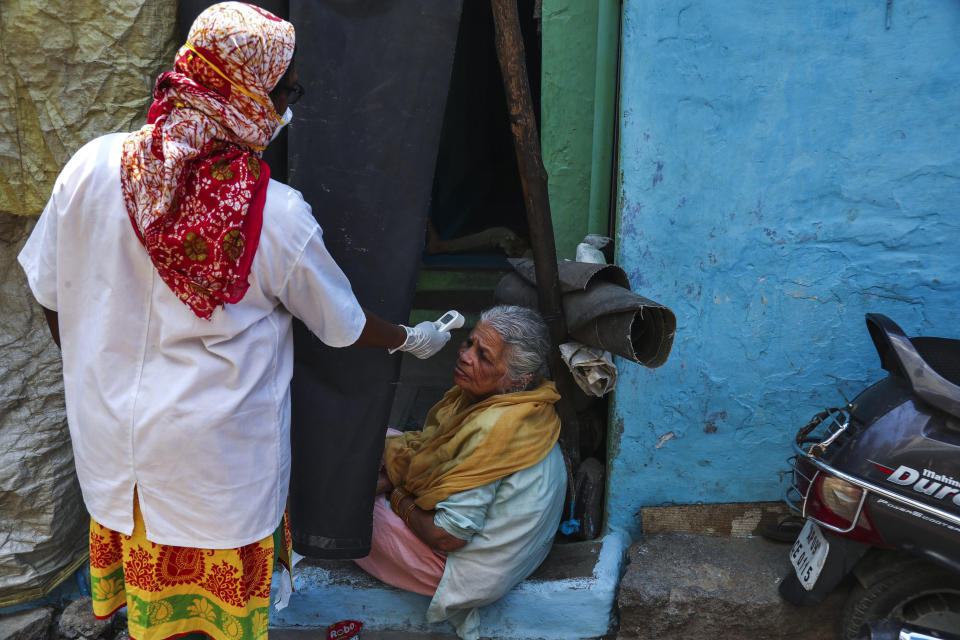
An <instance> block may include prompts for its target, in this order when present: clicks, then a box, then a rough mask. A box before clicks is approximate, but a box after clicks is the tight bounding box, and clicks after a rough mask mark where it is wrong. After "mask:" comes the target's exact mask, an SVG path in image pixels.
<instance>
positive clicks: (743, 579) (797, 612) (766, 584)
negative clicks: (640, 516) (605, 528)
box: [617, 533, 847, 640]
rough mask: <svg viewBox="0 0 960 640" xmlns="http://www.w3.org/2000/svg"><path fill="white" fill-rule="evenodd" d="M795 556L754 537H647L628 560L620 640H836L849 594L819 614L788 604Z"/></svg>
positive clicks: (837, 596)
mask: <svg viewBox="0 0 960 640" xmlns="http://www.w3.org/2000/svg"><path fill="white" fill-rule="evenodd" d="M789 549H790V545H789V544H784V543H774V542H768V541H767V540H764V539H762V538H755V537H754V538H715V537H705V536H697V535H690V534H680V533H665V534H657V535H651V536H645V537H643V538H642V539H640V540H639V541H638V542H636V543H634V544H633V545H632V546H631V547H630V549H629V551H628V554H627V556H628V565H627V568H626V573H625V574H624V577H623V580H622V581H621V583H620V592H619V595H618V596H617V602H618V604H619V607H620V630H619V633H618V635H617V638H618V640H634V639H645V640H646V639H650V640H653V639H657V640H669V639H671V638H678V639H679V638H682V639H683V640H701V639H703V640H707V639H709V640H714V639H715V638H723V640H756V639H757V638H777V639H780V640H788V639H796V640H801V639H803V640H836V639H837V638H839V637H840V612H841V610H842V608H843V601H844V599H845V597H846V591H847V587H846V586H843V587H842V588H838V589H837V590H836V591H834V593H832V594H831V595H830V596H829V597H828V598H827V599H826V600H825V601H824V602H823V603H821V604H820V605H817V606H813V607H795V606H793V605H791V604H788V603H786V602H784V601H783V600H782V599H781V598H780V595H779V593H778V591H777V586H778V585H779V584H780V580H781V578H782V576H784V575H786V573H787V571H788V570H790V568H791V567H790V561H789V559H788V558H787V554H788V552H789Z"/></svg>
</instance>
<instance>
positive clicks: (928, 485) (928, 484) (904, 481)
mask: <svg viewBox="0 0 960 640" xmlns="http://www.w3.org/2000/svg"><path fill="white" fill-rule="evenodd" d="M876 466H877V467H878V468H880V469H882V470H883V471H884V472H885V473H889V474H890V475H888V476H887V480H889V481H890V482H892V483H893V484H899V485H901V486H904V487H906V486H910V485H912V486H913V490H914V491H916V492H918V493H922V494H924V495H927V496H933V498H935V499H937V500H944V499H945V498H949V497H951V496H952V497H953V503H954V504H955V505H957V506H958V507H960V480H955V479H954V478H951V477H950V476H943V475H940V474H938V473H935V472H933V471H931V470H930V469H924V470H923V473H921V472H919V471H917V470H916V469H911V468H910V467H908V466H906V465H903V464H902V465H900V466H899V467H897V468H896V469H895V470H894V471H890V469H888V468H886V467H881V466H880V465H876Z"/></svg>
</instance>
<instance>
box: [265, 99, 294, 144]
mask: <svg viewBox="0 0 960 640" xmlns="http://www.w3.org/2000/svg"><path fill="white" fill-rule="evenodd" d="M291 120H293V109H291V108H290V107H287V110H286V111H284V112H283V115H282V116H280V124H278V125H277V128H276V129H274V130H273V136H271V138H270V142H273V141H274V140H276V139H277V136H278V135H280V131H281V130H282V129H283V128H284V127H285V126H287V125H288V124H290V121H291ZM270 142H268V143H267V144H270Z"/></svg>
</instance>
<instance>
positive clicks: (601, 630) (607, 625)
mask: <svg viewBox="0 0 960 640" xmlns="http://www.w3.org/2000/svg"><path fill="white" fill-rule="evenodd" d="M626 546H627V540H626V538H625V537H624V536H623V535H621V534H610V535H608V536H606V537H605V538H603V539H602V540H599V541H590V542H580V543H572V544H562V545H561V544H558V545H554V547H553V550H552V551H551V552H550V555H548V556H547V559H546V560H545V561H544V563H543V564H542V565H541V566H540V568H539V569H537V571H536V572H534V573H533V574H532V575H531V576H530V577H529V578H527V579H526V580H524V581H523V582H521V583H520V584H519V585H517V586H516V587H514V588H513V589H512V590H511V591H510V592H509V593H507V595H505V596H504V597H503V598H501V599H500V600H499V601H497V602H494V603H493V604H490V605H488V606H486V607H483V608H482V609H481V610H480V620H481V625H480V629H481V634H482V635H483V636H484V637H487V638H495V639H497V640H513V639H524V640H527V639H531V638H543V639H545V640H581V639H583V638H597V637H600V636H603V635H605V634H607V633H608V632H609V631H610V630H611V628H612V626H613V623H614V620H613V613H612V611H613V601H614V597H615V593H616V587H617V581H618V578H619V576H620V569H621V565H622V561H623V555H624V551H625V550H626ZM294 588H295V593H294V595H293V596H292V597H291V598H290V604H289V606H288V607H287V608H286V609H283V610H282V611H280V612H276V613H273V612H272V615H271V620H270V623H271V629H277V630H278V631H277V634H279V635H275V634H274V633H273V632H272V631H271V638H281V639H283V640H295V639H296V638H302V640H307V639H308V638H309V639H310V640H314V639H319V638H322V637H324V636H323V635H318V632H319V631H321V630H323V629H326V627H327V626H329V625H330V624H332V623H334V622H337V621H340V620H359V621H360V622H362V623H363V624H364V634H363V637H364V638H367V637H370V638H376V637H378V636H374V635H368V634H370V633H371V632H377V633H387V632H389V633H394V634H401V635H394V636H390V635H389V634H388V635H385V636H383V638H384V639H385V640H386V639H387V638H394V637H395V638H397V639H399V638H404V637H411V638H413V637H418V638H423V637H432V636H429V635H426V634H440V635H437V636H436V638H437V640H441V639H445V638H447V637H451V638H452V637H455V636H450V635H449V634H451V633H452V631H453V627H452V626H451V625H449V624H448V623H446V622H443V623H439V624H428V623H427V622H426V620H425V615H424V614H425V613H426V610H427V605H428V604H429V602H430V598H429V597H427V596H422V595H419V594H415V593H410V592H407V591H402V590H400V589H396V588H394V587H391V586H389V585H386V584H384V583H382V582H380V581H379V580H377V579H376V578H373V577H371V576H370V575H368V574H367V573H365V572H364V571H362V570H361V569H360V568H358V567H357V566H356V565H355V564H354V563H353V562H351V561H329V560H328V561H317V560H307V559H304V560H302V561H301V562H300V563H299V564H298V565H297V566H296V568H295V570H294ZM284 634H288V635H284ZM289 634H294V635H289ZM402 634H412V635H406V636H404V635H402Z"/></svg>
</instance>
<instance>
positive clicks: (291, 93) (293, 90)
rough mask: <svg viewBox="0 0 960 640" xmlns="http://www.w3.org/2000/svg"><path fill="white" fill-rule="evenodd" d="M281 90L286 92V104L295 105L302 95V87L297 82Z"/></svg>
mask: <svg viewBox="0 0 960 640" xmlns="http://www.w3.org/2000/svg"><path fill="white" fill-rule="evenodd" d="M283 90H284V91H286V92H287V104H296V103H297V101H298V100H299V99H300V98H302V97H303V93H304V91H303V85H302V84H300V83H299V82H297V83H294V85H293V86H292V87H283Z"/></svg>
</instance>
